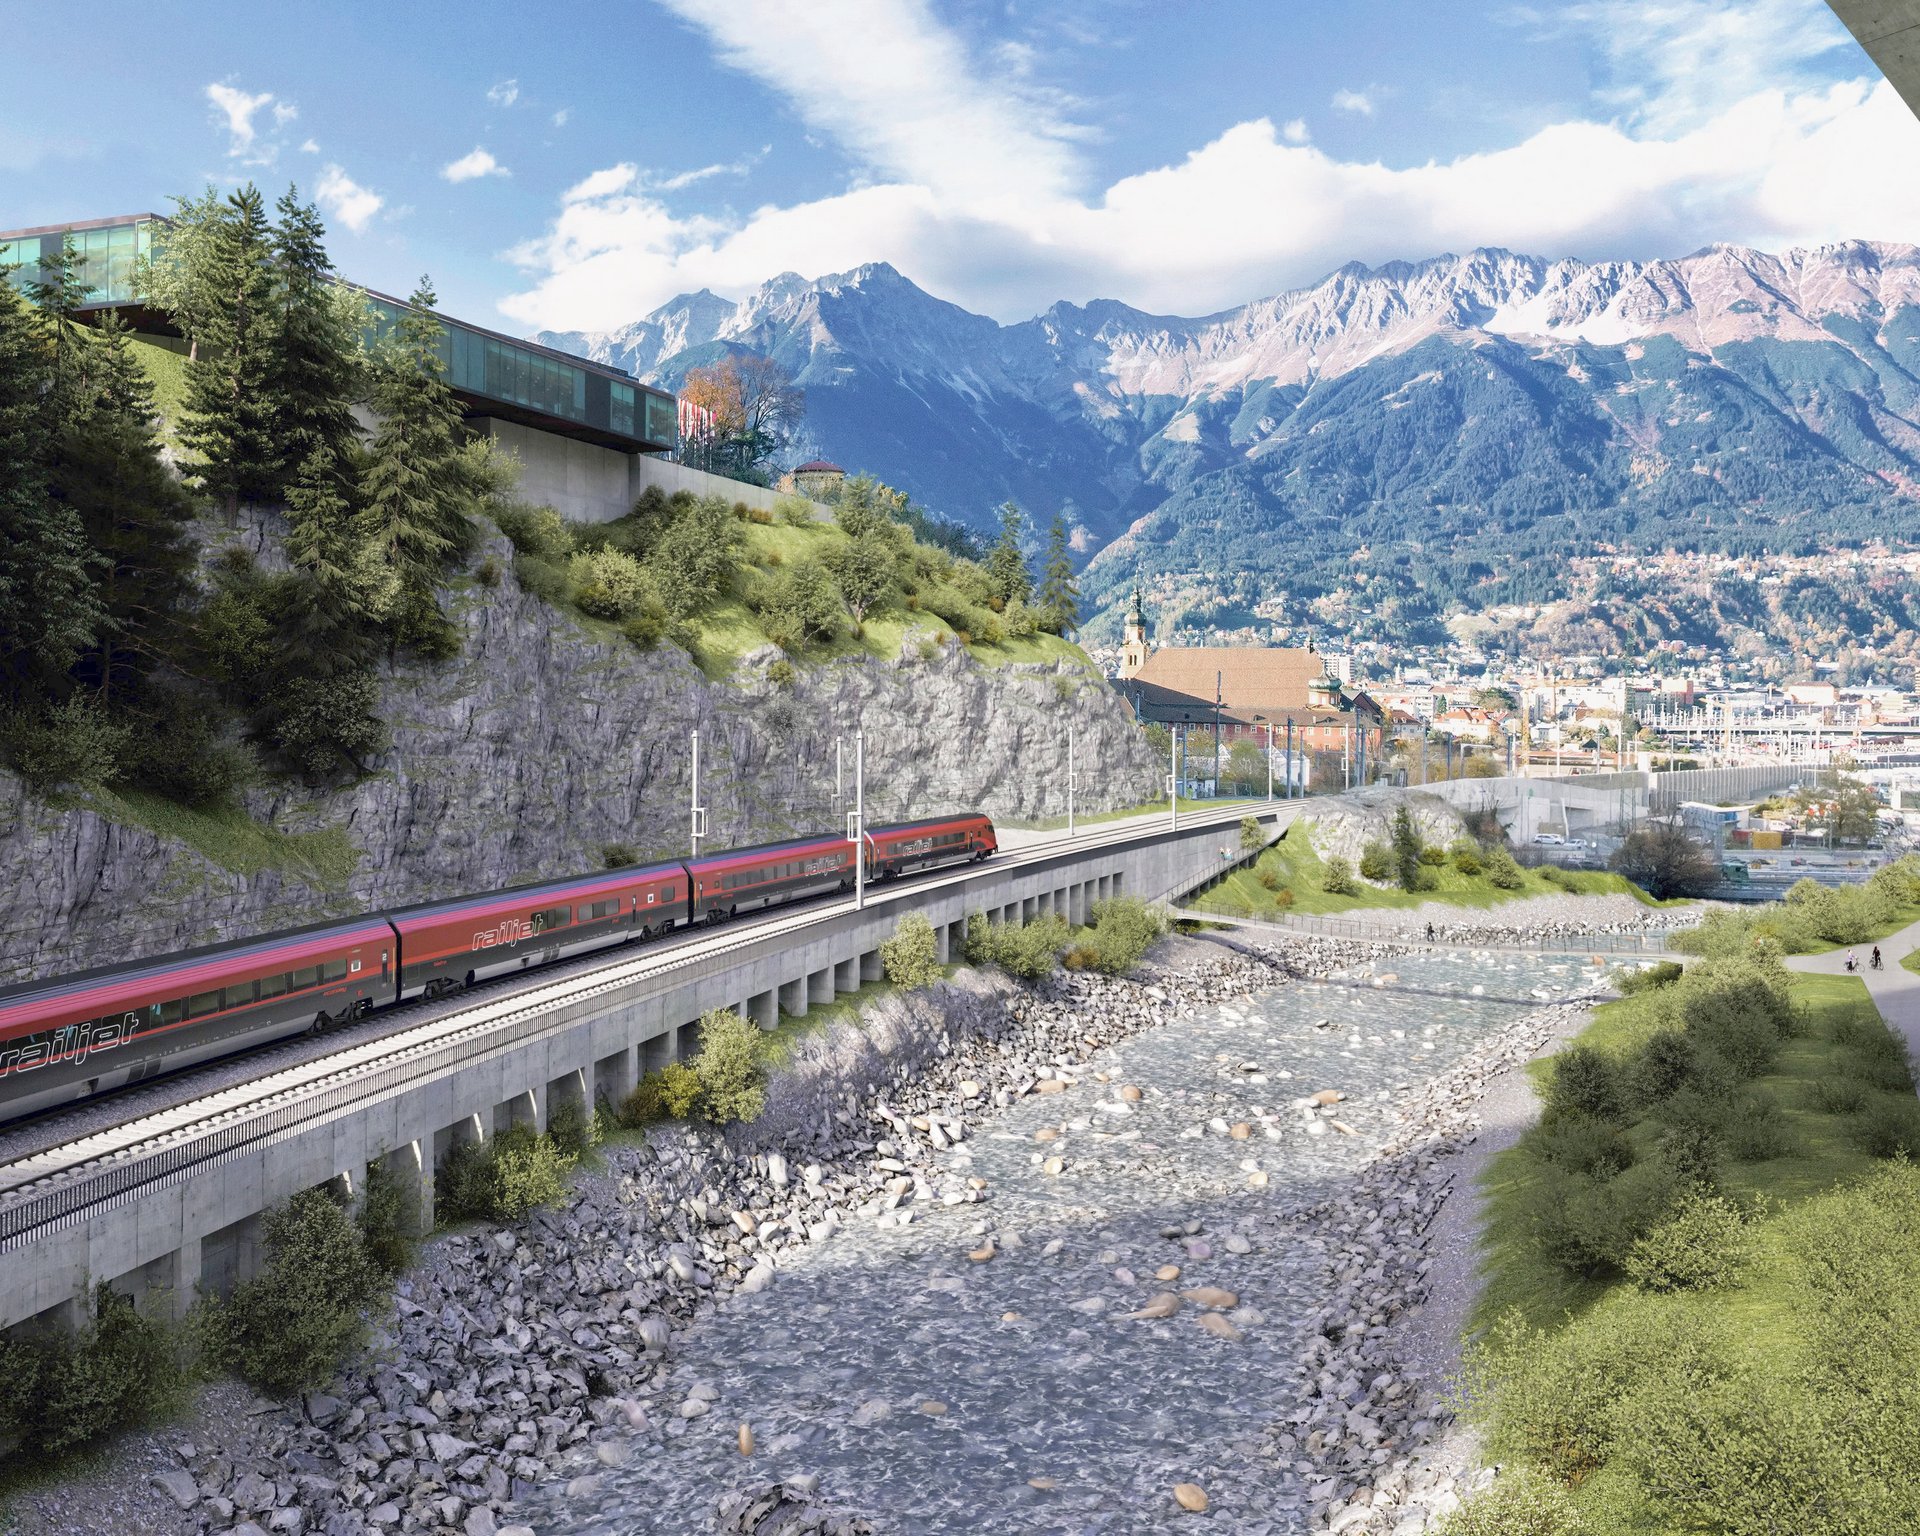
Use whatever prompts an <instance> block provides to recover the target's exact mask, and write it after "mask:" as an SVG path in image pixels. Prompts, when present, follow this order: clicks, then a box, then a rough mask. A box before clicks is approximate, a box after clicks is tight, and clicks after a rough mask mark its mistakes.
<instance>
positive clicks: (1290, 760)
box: [1287, 715, 1293, 800]
mask: <svg viewBox="0 0 1920 1536" xmlns="http://www.w3.org/2000/svg"><path fill="white" fill-rule="evenodd" d="M1287 798H1288V799H1289V800H1291V799H1292V798H1293V716H1292V715H1288V716H1287Z"/></svg>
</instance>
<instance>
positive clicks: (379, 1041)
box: [0, 803, 1277, 1251]
mask: <svg viewBox="0 0 1920 1536" xmlns="http://www.w3.org/2000/svg"><path fill="white" fill-rule="evenodd" d="M1262 808H1263V807H1262V806H1260V805H1259V804H1258V803H1255V804H1252V805H1248V806H1233V807H1221V808H1217V809H1214V810H1208V811H1200V812H1193V813H1189V814H1188V815H1185V816H1183V817H1181V819H1180V827H1181V828H1182V829H1183V830H1184V829H1191V828H1195V827H1213V826H1230V825H1232V824H1233V823H1235V822H1237V821H1238V819H1239V818H1240V817H1241V816H1242V815H1245V814H1247V813H1248V812H1249V811H1254V810H1259V809H1262ZM1276 808H1277V807H1276ZM1166 830H1167V824H1166V822H1165V821H1163V820H1160V819H1159V818H1157V817H1154V818H1139V819H1130V820H1128V821H1122V822H1113V823H1105V824H1097V825H1095V826H1093V827H1091V828H1088V829H1086V830H1084V831H1082V832H1080V833H1079V834H1078V835H1076V836H1074V837H1072V838H1068V837H1066V836H1064V835H1060V836H1055V837H1050V838H1045V839H1043V840H1038V841H1030V842H1028V841H1023V842H1022V843H1021V845H1020V846H1018V847H1015V848H1009V849H1003V851H1002V852H1001V853H1000V854H999V855H997V856H996V857H995V859H994V860H993V862H992V863H991V864H989V865H987V866H984V867H982V866H966V867H962V868H959V869H952V870H943V871H938V872H935V873H932V874H929V875H924V876H919V877H911V878H908V879H906V880H903V881H899V882H891V881H890V882H887V883H886V884H885V885H883V886H878V887H870V888H869V904H870V905H883V904H885V903H887V902H888V901H889V900H890V898H891V897H893V896H894V895H896V894H900V895H904V894H906V893H908V892H914V893H919V892H924V891H927V890H932V889H940V888H942V887H945V886H953V885H964V884H966V883H968V882H969V881H972V880H977V879H980V878H983V877H987V876H992V875H997V874H999V873H1000V872H1002V871H1004V870H1006V869H1008V868H1020V867H1023V866H1027V865H1037V864H1044V863H1047V862H1049V861H1051V860H1053V859H1056V858H1058V857H1059V856H1060V855H1062V854H1063V853H1069V852H1084V851H1089V850H1093V849H1099V848H1107V847H1115V846H1123V845H1125V844H1127V843H1130V842H1135V841H1141V840H1150V839H1153V838H1157V837H1159V836H1161V835H1163V834H1164V833H1165V831H1166ZM852 910H854V902H853V899H852V898H851V897H838V898H826V899H816V900H815V901H813V902H810V903H806V904H803V905H800V906H797V907H786V908H782V909H780V910H779V911H777V912H775V913H772V914H768V915H765V916H761V917H755V918H747V919H741V920H740V921H738V922H736V923H730V924H728V925H726V926H725V927H723V928H720V929H690V930H687V931H685V932H684V933H682V934H679V935H674V936H672V937H670V938H667V939H664V940H656V941H654V942H652V943H650V944H648V945H646V946H645V947H644V948H642V949H639V950H635V949H634V948H633V947H631V946H627V947H623V948H620V949H616V950H612V951H609V952H605V953H602V954H599V955H592V956H581V957H578V958H577V959H574V960H571V961H566V962H562V963H561V964H559V965H556V966H552V967H546V968H543V969H542V970H541V971H539V972H537V973H534V974H532V975H528V976H524V977H523V976H513V977H505V978H501V979H499V980H497V981H494V982H490V983H487V984H484V985H483V986H481V987H477V988H475V989H473V990H472V991H470V992H463V993H460V994H457V995H456V996H454V997H451V998H443V999H440V1000H437V1001H434V1002H426V1001H415V1002H411V1003H407V1004H403V1005H401V1006H399V1007H396V1008H392V1009H387V1010H383V1011H382V1012H381V1013H379V1014H377V1015H375V1016H373V1018H371V1019H368V1020H361V1021H357V1022H356V1023H355V1024H353V1025H349V1026H347V1027H346V1028H345V1029H343V1030H341V1031H338V1032H337V1033H331V1034H329V1035H325V1036H321V1037H319V1038H317V1039H311V1038H309V1039H302V1040H299V1041H295V1042H290V1043H283V1044H280V1045H275V1046H269V1047H266V1048H265V1049H263V1050H261V1051H258V1052H252V1053H247V1054H245V1055H242V1056H238V1057H234V1058H229V1059H227V1060H225V1061H221V1062H213V1063H208V1064H207V1065H205V1066H202V1067H197V1068H193V1069H190V1070H189V1071H187V1072H183V1073H181V1074H180V1075H179V1076H178V1077H177V1078H173V1079H161V1080H159V1081H158V1082H157V1083H155V1084H145V1083H143V1084H140V1085H139V1086H138V1087H137V1088H134V1089H131V1090H122V1092H121V1093H118V1094H113V1095H108V1096H107V1097H106V1098H104V1099H100V1100H90V1101H87V1102H86V1103H83V1104H79V1105H75V1106H72V1107H71V1108H66V1109H62V1110H59V1111H55V1112H52V1113H49V1114H47V1115H43V1116H41V1117H39V1118H38V1119H37V1120H34V1121H30V1122H26V1123H25V1124H23V1125H22V1126H19V1127H15V1128H12V1129H11V1130H9V1131H8V1132H6V1133H0V1251H5V1250H7V1249H11V1248H15V1247H18V1246H20V1245H21V1244H22V1243H24V1242H26V1241H28V1240H29V1239H30V1237H31V1236H32V1235H33V1234H34V1233H35V1232H37V1231H42V1230H46V1229H48V1228H49V1227H51V1226H56V1225H64V1224H65V1223H66V1222H68V1221H71V1220H74V1219H78V1217H79V1216H80V1215H82V1214H84V1212H85V1211H86V1210H87V1209H89V1208H90V1207H92V1206H94V1205H97V1204H98V1203H100V1202H102V1201H106V1200H113V1199H115V1198H117V1197H119V1196H121V1195H124V1194H126V1193H127V1192H129V1191H130V1190H132V1189H135V1188H140V1187H143V1186H153V1185H157V1184H163V1183H166V1182H168V1181H171V1180H173V1179H176V1178H178V1177H179V1176H181V1175H182V1174H183V1173H185V1172H186V1171H187V1170H189V1169H191V1168H192V1167H194V1166H195V1165H197V1164H199V1163H203V1162H206V1161H209V1160H212V1159H215V1158H219V1157H224V1156H227V1155H229V1154H231V1153H232V1152H234V1151H235V1150H236V1149H238V1148H240V1147H243V1146H247V1145H252V1144H258V1143H261V1142H265V1141H270V1140H272V1139H275V1138H277V1137H279V1136H283V1135H286V1134H288V1133H290V1132H291V1131H293V1130H295V1129H296V1128H298V1127H299V1126H301V1125H304V1124H306V1123H308V1122H311V1121H312V1120H315V1119H319V1118H322V1117H324V1116H326V1115H329V1114H332V1113H334V1112H336V1111H337V1110H338V1109H340V1108H342V1107H344V1106H345V1105H347V1104H351V1103H356V1102H364V1101H366V1100H368V1099H370V1098H374V1097H377V1096H379V1095H382V1094H385V1093H390V1092H397V1091H399V1090H401V1089H403V1088H404V1087H406V1086H407V1085H408V1084H410V1083H413V1082H416V1081H418V1080H420V1079H422V1078H424V1077H429V1076H432V1075H433V1074H435V1073H438V1072H442V1071H444V1070H446V1069H447V1067H448V1066H450V1065H451V1064H453V1063H455V1062H457V1061H462V1060H479V1059H483V1058H484V1056H485V1055H486V1054H487V1052H488V1051H489V1050H492V1049H505V1048H508V1047H510V1046H513V1045H516V1044H519V1043H520V1042H522V1041H524V1040H526V1039H528V1038H531V1037H534V1036H537V1035H538V1034H540V1033H541V1032H542V1031H543V1030H544V1029H549V1028H556V1027H560V1026H556V1025H553V1024H550V1023H544V1022H543V1021H544V1020H546V1019H548V1018H549V1017H550V1016H551V1015H552V1014H554V1013H555V1012H556V1011H557V1010H559V1009H561V1008H563V1007H566V1006H568V1005H570V1004H573V1003H577V1002H581V1001H585V1000H589V999H591V998H594V997H597V996H603V995H605V994H607V993H610V992H614V991H618V990H621V989H624V988H628V987H632V986H636V985H642V984H644V983H646V982H647V981H648V980H650V979H654V978H658V977H662V976H665V975H667V974H669V973H674V972H682V971H689V970H691V971H694V972H696V973H697V972H698V971H713V970H720V969H724V968H725V967H726V965H727V963H728V960H729V957H730V956H732V955H733V954H735V953H736V952H737V951H739V950H741V949H743V948H746V947H748V946H750V945H756V944H760V943H764V942H765V941H766V940H768V939H770V938H778V937H779V936H780V935H782V934H788V933H792V934H801V933H804V932H805V930H806V929H808V928H810V927H811V926H813V925H815V924H817V923H820V922H823V921H826V920H828V919H831V918H834V917H839V916H843V915H845V914H847V913H849V912H851V911H852ZM235 1068H237V1069H238V1077H237V1079H236V1078H235V1077H234V1069H235ZM221 1079H224V1080H221ZM156 1100H158V1101H159V1102H156ZM103 1117H104V1123H103Z"/></svg>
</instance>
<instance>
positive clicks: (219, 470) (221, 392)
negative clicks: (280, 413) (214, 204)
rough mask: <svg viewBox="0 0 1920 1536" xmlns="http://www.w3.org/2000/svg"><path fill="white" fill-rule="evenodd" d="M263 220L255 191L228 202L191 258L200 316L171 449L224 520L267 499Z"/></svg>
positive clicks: (269, 424) (270, 451)
mask: <svg viewBox="0 0 1920 1536" xmlns="http://www.w3.org/2000/svg"><path fill="white" fill-rule="evenodd" d="M268 257H269V238H268V229H267V216H266V210H265V207H264V205H263V203H262V201H261V197H260V192H259V189H258V188H257V187H254V186H252V185H251V184H249V185H248V186H245V187H242V188H241V189H240V190H239V191H238V192H235V193H233V194H232V195H231V196H230V197H229V198H228V199H227V207H226V214H225V217H223V218H222V219H221V220H220V222H219V223H218V224H216V225H215V226H213V228H212V230H211V231H210V232H209V233H208V236H207V238H206V239H205V240H203V241H201V242H199V243H198V244H197V245H196V246H195V248H194V251H193V255H192V258H191V259H192V260H194V261H195V262H204V263H205V264H206V271H205V272H204V274H203V275H202V276H201V277H200V278H196V280H195V286H196V288H197V289H200V290H203V292H204V298H205V303H206V305H207V308H206V312H205V313H204V314H203V315H201V316H200V317H199V319H198V324H199V326H200V330H199V332H198V333H197V334H196V335H195V336H194V337H193V342H194V356H193V357H192V359H191V360H190V361H189V362H188V364H187V409H186V416H185V419H184V420H183V421H182V422H181V425H180V441H181V443H182V444H183V445H185V446H186V447H187V448H189V449H192V450H193V451H194V452H195V453H197V454H198V455H199V456H200V460H201V462H200V463H199V464H198V465H196V466H195V467H194V471H193V473H194V478H195V479H196V480H197V482H198V483H199V485H200V487H201V488H202V489H203V490H204V491H206V493H207V494H208V495H210V496H213V497H215V498H216V499H217V500H219V501H220V502H221V503H222V504H224V506H225V507H226V509H227V514H228V516H229V517H231V516H233V515H234V514H235V513H236V512H238V510H239V506H240V503H241V502H242V501H243V500H244V501H254V500H260V499H262V498H264V497H267V496H270V495H272V494H273V492H274V490H275V489H276V479H277V474H278V468H279V455H278V453H277V452H276V450H275V445H274V442H273V436H272V432H273V416H272V411H271V407H270V402H269V399H268V395H267V374H268V364H269V356H270V353H271V350H272V341H273V316H272V302H273V290H272V282H271V276H270V272H269V267H268Z"/></svg>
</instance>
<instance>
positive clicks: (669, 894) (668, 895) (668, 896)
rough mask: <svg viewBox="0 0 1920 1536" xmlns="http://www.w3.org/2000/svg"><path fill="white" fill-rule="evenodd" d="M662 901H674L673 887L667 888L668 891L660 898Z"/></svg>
mask: <svg viewBox="0 0 1920 1536" xmlns="http://www.w3.org/2000/svg"><path fill="white" fill-rule="evenodd" d="M660 899H661V900H662V901H672V900H673V887H672V886H668V887H667V888H666V891H665V892H664V893H663V894H662V895H661V897H660Z"/></svg>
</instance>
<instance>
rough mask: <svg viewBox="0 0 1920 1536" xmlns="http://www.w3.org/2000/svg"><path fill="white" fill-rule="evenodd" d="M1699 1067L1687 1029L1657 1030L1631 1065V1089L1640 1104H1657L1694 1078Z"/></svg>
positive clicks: (1696, 1054)
mask: <svg viewBox="0 0 1920 1536" xmlns="http://www.w3.org/2000/svg"><path fill="white" fill-rule="evenodd" d="M1699 1070H1700V1060H1699V1053H1698V1052H1697V1051H1696V1050H1695V1049H1694V1044H1693V1041H1692V1039H1691V1038H1689V1036H1688V1035H1687V1032H1686V1031H1685V1030H1683V1029H1656V1030H1655V1031H1654V1032H1653V1033H1652V1034H1651V1035H1649V1036H1647V1038H1646V1041H1645V1043H1643V1044H1642V1045H1641V1047H1640V1049H1639V1051H1638V1052H1636V1053H1635V1055H1634V1058H1633V1061H1632V1064H1631V1065H1630V1067H1629V1068H1628V1081H1629V1084H1630V1088H1629V1091H1630V1093H1631V1095H1632V1097H1633V1099H1634V1101H1635V1102H1636V1103H1638V1104H1641V1105H1652V1104H1658V1103H1660V1102H1662V1101H1663V1100H1665V1099H1670V1098H1672V1097H1673V1095H1674V1094H1676V1093H1678V1092H1679V1091H1680V1090H1681V1089H1682V1088H1684V1087H1686V1086H1687V1084H1689V1083H1691V1082H1692V1081H1694V1078H1695V1075H1696V1074H1697V1073H1698V1071H1699Z"/></svg>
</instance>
